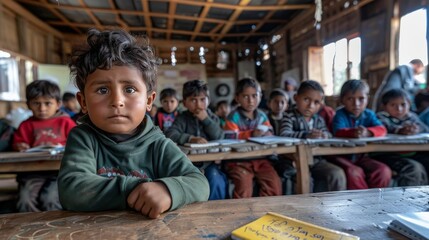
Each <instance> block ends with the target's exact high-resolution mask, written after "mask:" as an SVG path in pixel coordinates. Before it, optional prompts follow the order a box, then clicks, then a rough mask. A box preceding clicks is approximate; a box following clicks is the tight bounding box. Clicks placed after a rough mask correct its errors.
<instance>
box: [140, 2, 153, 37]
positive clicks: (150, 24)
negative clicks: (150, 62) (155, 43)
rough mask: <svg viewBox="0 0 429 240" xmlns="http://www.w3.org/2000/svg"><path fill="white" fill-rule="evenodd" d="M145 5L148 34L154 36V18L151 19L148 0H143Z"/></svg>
mask: <svg viewBox="0 0 429 240" xmlns="http://www.w3.org/2000/svg"><path fill="white" fill-rule="evenodd" d="M141 3H142V7H143V16H144V23H145V25H146V28H147V30H146V34H147V36H148V37H149V38H152V20H151V19H150V11H149V3H148V0H141Z"/></svg>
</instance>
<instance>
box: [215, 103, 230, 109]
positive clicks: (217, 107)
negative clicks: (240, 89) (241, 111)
mask: <svg viewBox="0 0 429 240" xmlns="http://www.w3.org/2000/svg"><path fill="white" fill-rule="evenodd" d="M222 105H227V106H229V104H228V101H226V100H221V101H219V102H217V103H216V109H215V110H216V111H217V110H218V109H219V108H220V106H222Z"/></svg>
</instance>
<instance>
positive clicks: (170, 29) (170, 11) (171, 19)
mask: <svg viewBox="0 0 429 240" xmlns="http://www.w3.org/2000/svg"><path fill="white" fill-rule="evenodd" d="M176 8H177V3H175V2H170V3H169V6H168V20H167V40H170V39H171V33H172V32H173V29H174V17H173V16H174V15H175V14H176Z"/></svg>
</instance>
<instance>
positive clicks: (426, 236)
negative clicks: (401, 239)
mask: <svg viewBox="0 0 429 240" xmlns="http://www.w3.org/2000/svg"><path fill="white" fill-rule="evenodd" d="M389 216H391V217H393V221H392V222H390V224H389V226H388V228H389V229H392V230H394V231H396V232H398V233H400V234H402V235H404V236H406V237H408V238H410V239H412V240H429V212H411V213H403V214H389Z"/></svg>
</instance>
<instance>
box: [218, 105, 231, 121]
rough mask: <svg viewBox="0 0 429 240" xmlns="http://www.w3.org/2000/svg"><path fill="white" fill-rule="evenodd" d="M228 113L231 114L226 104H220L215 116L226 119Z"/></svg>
mask: <svg viewBox="0 0 429 240" xmlns="http://www.w3.org/2000/svg"><path fill="white" fill-rule="evenodd" d="M229 112H231V107H230V106H229V105H228V104H222V105H220V106H219V107H218V109H217V110H216V115H218V116H219V117H222V118H226V117H227V116H228V114H229Z"/></svg>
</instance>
